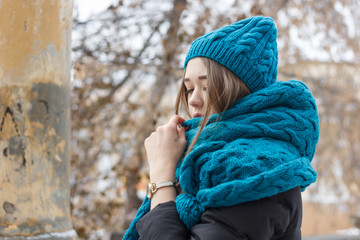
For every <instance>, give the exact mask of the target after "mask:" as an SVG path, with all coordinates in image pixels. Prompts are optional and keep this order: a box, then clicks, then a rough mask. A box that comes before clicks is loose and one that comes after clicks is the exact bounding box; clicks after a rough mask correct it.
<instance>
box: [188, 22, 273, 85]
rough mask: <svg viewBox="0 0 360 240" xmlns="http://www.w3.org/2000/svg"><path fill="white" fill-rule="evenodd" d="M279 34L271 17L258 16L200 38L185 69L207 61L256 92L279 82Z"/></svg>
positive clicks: (189, 54) (189, 55)
mask: <svg viewBox="0 0 360 240" xmlns="http://www.w3.org/2000/svg"><path fill="white" fill-rule="evenodd" d="M276 36H277V30H276V27H275V23H274V21H273V20H272V18H270V17H263V16H256V17H252V18H248V19H244V20H242V21H239V22H236V23H234V24H231V25H229V26H225V27H222V28H220V29H217V30H215V31H213V32H210V33H208V34H205V35H203V36H201V37H199V38H197V39H196V40H195V41H194V42H193V43H192V44H191V46H190V50H189V52H188V54H187V56H186V59H185V64H184V68H186V65H187V63H188V61H189V60H190V59H192V58H195V57H207V58H210V59H213V60H215V61H216V62H218V63H220V64H222V65H224V66H225V67H227V68H228V69H230V70H231V71H232V72H234V73H235V74H236V75H237V76H238V77H239V78H240V79H241V80H242V81H244V83H245V84H246V85H247V86H248V87H249V89H250V90H251V91H252V92H256V91H258V90H260V89H262V88H265V87H267V86H269V85H271V84H273V83H274V82H275V81H276V77H277V63H278V51H277V44H276Z"/></svg>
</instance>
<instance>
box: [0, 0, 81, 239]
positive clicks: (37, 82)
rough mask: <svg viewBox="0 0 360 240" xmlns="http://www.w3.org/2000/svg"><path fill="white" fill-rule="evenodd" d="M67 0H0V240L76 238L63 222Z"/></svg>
mask: <svg viewBox="0 0 360 240" xmlns="http://www.w3.org/2000/svg"><path fill="white" fill-rule="evenodd" d="M72 8H73V0H0V239H76V238H77V235H76V232H75V231H74V230H73V227H72V224H71V221H70V207H69V192H70V191H69V189H70V187H69V177H70V108H69V101H70V69H71V64H70V53H71V48H70V44H71V30H72Z"/></svg>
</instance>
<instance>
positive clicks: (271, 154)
mask: <svg viewBox="0 0 360 240" xmlns="http://www.w3.org/2000/svg"><path fill="white" fill-rule="evenodd" d="M200 123H201V119H200V118H194V119H191V120H188V121H186V122H185V123H184V124H183V125H185V126H187V127H188V128H189V130H188V131H187V133H186V137H187V141H188V144H189V143H190V142H191V140H192V139H193V137H194V136H195V135H196V133H197V131H198V130H199V124H200ZM318 139H319V119H318V114H317V108H316V105H315V100H314V98H313V96H312V94H311V92H310V90H309V89H308V88H307V87H306V85H305V84H303V83H301V82H298V81H294V80H291V81H288V82H276V83H274V84H272V85H270V86H269V87H267V88H264V89H261V90H259V91H257V92H255V93H252V94H250V95H248V96H246V97H244V98H242V99H240V100H238V101H237V102H236V104H235V105H234V106H233V107H232V108H231V109H229V110H227V111H225V112H223V113H222V114H221V115H218V114H215V115H213V116H211V117H210V119H209V122H208V124H207V125H206V127H205V128H204V129H203V131H202V133H201V134H200V137H199V139H198V141H197V142H196V144H195V146H194V148H193V149H192V151H191V152H190V153H189V154H188V155H187V156H186V157H185V158H184V159H182V160H181V161H180V162H179V164H178V166H177V170H176V177H177V178H179V181H180V185H181V187H182V189H183V191H184V192H186V193H183V194H180V195H179V196H178V197H177V198H176V201H175V202H176V208H177V211H178V213H179V216H180V219H181V220H182V221H183V223H184V224H185V225H186V226H187V227H188V229H190V228H191V227H192V226H193V225H194V224H196V223H197V222H198V220H199V219H200V216H201V214H202V213H203V212H204V211H205V209H206V208H209V207H224V206H233V205H236V204H239V203H242V202H247V201H253V200H257V199H261V198H264V197H269V196H273V195H276V194H278V193H281V192H285V191H287V190H289V189H292V188H294V187H297V186H301V187H302V190H305V188H306V187H307V186H309V185H310V184H311V183H313V182H315V181H316V176H317V174H316V172H315V171H314V169H313V168H312V167H311V165H310V162H311V160H312V158H313V156H314V153H315V148H316V144H317V142H318ZM149 210H150V200H149V199H147V198H145V200H144V202H143V204H142V206H141V207H140V209H139V210H138V212H137V215H136V217H135V219H134V220H133V222H132V223H131V225H130V227H129V229H128V231H127V232H126V234H125V236H124V239H138V238H139V235H138V233H137V231H136V228H135V225H136V223H137V222H138V221H139V219H140V218H141V217H142V216H144V215H145V214H146V213H147V212H148V211H149Z"/></svg>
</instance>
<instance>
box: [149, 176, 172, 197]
mask: <svg viewBox="0 0 360 240" xmlns="http://www.w3.org/2000/svg"><path fill="white" fill-rule="evenodd" d="M162 187H174V188H175V190H176V192H178V188H179V182H178V181H177V180H175V181H165V182H159V183H149V184H148V186H147V192H146V196H147V197H148V198H149V199H151V198H152V197H153V196H154V194H155V193H156V191H157V190H158V189H159V188H162Z"/></svg>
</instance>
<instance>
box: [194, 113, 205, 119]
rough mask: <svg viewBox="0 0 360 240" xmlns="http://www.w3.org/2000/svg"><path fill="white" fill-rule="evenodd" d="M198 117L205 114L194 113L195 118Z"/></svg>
mask: <svg viewBox="0 0 360 240" xmlns="http://www.w3.org/2000/svg"><path fill="white" fill-rule="evenodd" d="M196 117H203V115H202V114H201V113H194V115H193V118H196Z"/></svg>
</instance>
